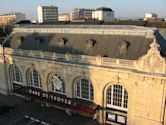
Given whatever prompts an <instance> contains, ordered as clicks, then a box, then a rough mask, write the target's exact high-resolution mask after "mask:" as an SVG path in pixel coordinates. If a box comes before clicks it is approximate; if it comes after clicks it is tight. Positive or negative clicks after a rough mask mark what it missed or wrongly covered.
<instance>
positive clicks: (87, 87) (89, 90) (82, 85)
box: [77, 79, 93, 100]
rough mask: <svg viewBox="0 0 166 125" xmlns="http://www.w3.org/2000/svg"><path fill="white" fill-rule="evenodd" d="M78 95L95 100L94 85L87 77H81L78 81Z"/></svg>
mask: <svg viewBox="0 0 166 125" xmlns="http://www.w3.org/2000/svg"><path fill="white" fill-rule="evenodd" d="M77 97H79V98H83V99H88V100H93V87H92V85H91V84H90V81H89V80H87V79H80V80H79V81H78V82H77Z"/></svg>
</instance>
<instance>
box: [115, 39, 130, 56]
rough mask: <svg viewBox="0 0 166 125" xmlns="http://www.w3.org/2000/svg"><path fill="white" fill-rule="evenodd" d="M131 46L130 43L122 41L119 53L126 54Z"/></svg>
mask: <svg viewBox="0 0 166 125" xmlns="http://www.w3.org/2000/svg"><path fill="white" fill-rule="evenodd" d="M129 46H130V43H129V42H128V41H121V42H119V46H118V48H119V53H120V54H125V53H126V52H127V50H128V48H129Z"/></svg>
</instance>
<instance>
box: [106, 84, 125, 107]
mask: <svg viewBox="0 0 166 125" xmlns="http://www.w3.org/2000/svg"><path fill="white" fill-rule="evenodd" d="M127 104H128V93H127V91H126V89H125V88H124V87H123V86H121V85H112V86H110V87H109V88H108V89H107V107H111V108H116V109H121V110H127Z"/></svg>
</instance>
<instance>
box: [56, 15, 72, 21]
mask: <svg viewBox="0 0 166 125" xmlns="http://www.w3.org/2000/svg"><path fill="white" fill-rule="evenodd" d="M58 21H70V16H69V14H68V13H65V14H61V15H59V16H58Z"/></svg>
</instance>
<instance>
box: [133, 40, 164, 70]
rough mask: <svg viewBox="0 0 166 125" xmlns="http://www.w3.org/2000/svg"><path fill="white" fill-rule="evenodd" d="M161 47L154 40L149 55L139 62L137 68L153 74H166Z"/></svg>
mask: <svg viewBox="0 0 166 125" xmlns="http://www.w3.org/2000/svg"><path fill="white" fill-rule="evenodd" d="M159 47H160V46H159V45H158V43H157V42H156V39H154V41H153V42H152V44H151V45H150V49H149V50H148V52H147V54H146V55H144V56H142V57H141V58H139V60H138V61H137V63H136V67H137V69H138V70H142V71H147V72H151V73H165V59H164V58H163V57H161V55H160V49H159Z"/></svg>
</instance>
